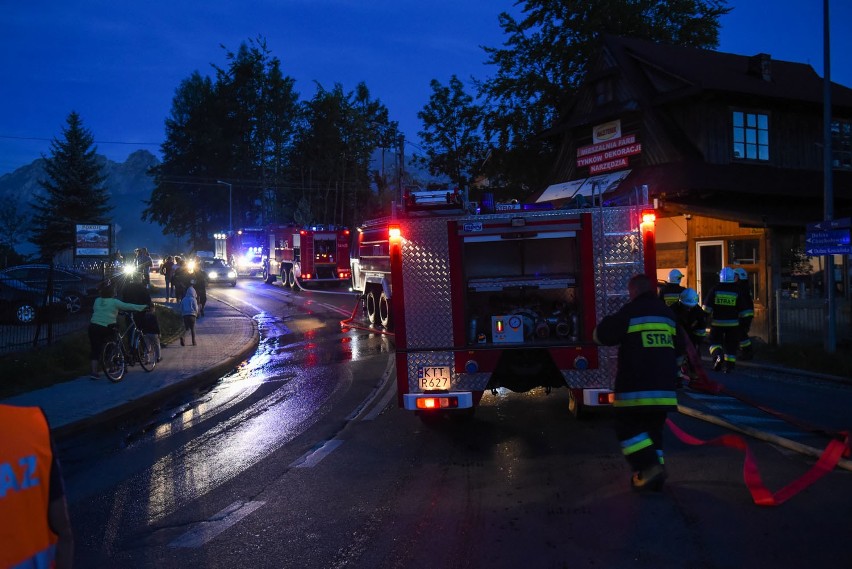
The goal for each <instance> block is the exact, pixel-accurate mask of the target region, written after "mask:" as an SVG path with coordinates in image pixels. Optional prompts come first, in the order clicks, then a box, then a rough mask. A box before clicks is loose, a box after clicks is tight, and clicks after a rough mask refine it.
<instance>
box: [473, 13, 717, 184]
mask: <svg viewBox="0 0 852 569" xmlns="http://www.w3.org/2000/svg"><path fill="white" fill-rule="evenodd" d="M516 4H518V5H522V6H523V13H524V17H523V18H522V19H520V20H516V19H515V18H513V17H512V16H511V15H509V14H508V13H505V12H504V13H501V14H500V15H499V17H498V19H499V23H500V27H501V28H502V29H503V31H504V32H505V34H506V36H507V39H506V41H505V42H504V44H503V47H502V48H494V47H484V48H483V49H484V50H485V53H486V54H487V56H488V59H487V61H486V63H487V64H490V65H495V66H496V67H497V73H496V75H495V76H494V77H491V78H489V79H487V80H485V81H482V82H480V83H479V84H478V86H479V95H480V96H482V97H483V98H484V100H485V104H486V105H487V107H488V111H489V112H488V115H487V116H488V117H489V118H488V120H487V122H486V124H485V130H486V133H487V134H488V135H489V136H492V135H493V136H494V139H495V143H496V150H495V153H494V155H493V156H492V159H491V160H490V161H489V166H490V167H491V169H492V171H494V172H502V173H504V174H505V175H506V176H507V177H508V179H509V180H510V183H514V184H516V185H518V186H521V187H523V186H526V187H533V188H535V187H540V186H542V185H543V183H544V181H545V179H546V176H547V173H548V171H549V167H550V165H551V164H552V163H553V161H554V152H555V147H554V146H553V144H552V143H551V141H550V140H548V139H547V138H545V137H541V136H539V135H540V134H541V133H543V132H544V131H545V130H546V129H548V128H550V127H552V126H553V125H554V124H555V123H556V122H557V120H558V119H559V113H560V112H561V111H562V110H563V109H565V108H566V105H567V103H568V101H570V99H571V97H573V96H574V94H575V93H576V91H577V88H578V87H579V85H580V84H581V83H582V81H583V79H584V77H585V73H586V69H587V65H588V64H589V62H590V61H592V60H593V59H594V57H595V53H596V50H597V45H598V43H597V40H598V38H599V37H600V36H601V34H605V33H609V34H615V35H622V36H632V37H638V38H644V39H649V40H653V41H658V42H662V43H670V44H675V45H682V46H692V47H700V48H714V47H716V46H717V45H718V43H719V18H720V17H721V16H723V15H725V14H727V13H728V12H730V11H731V8H729V7H727V2H726V0H663V1H660V0H595V1H594V2H588V1H587V0H519V1H518V2H517V3H516Z"/></svg>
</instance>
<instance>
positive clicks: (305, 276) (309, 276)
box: [302, 273, 312, 280]
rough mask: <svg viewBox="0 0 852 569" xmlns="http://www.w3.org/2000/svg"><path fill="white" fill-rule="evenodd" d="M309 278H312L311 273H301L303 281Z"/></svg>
mask: <svg viewBox="0 0 852 569" xmlns="http://www.w3.org/2000/svg"><path fill="white" fill-rule="evenodd" d="M311 276H312V275H311V273H302V278H303V279H305V280H307V279H309V278H311Z"/></svg>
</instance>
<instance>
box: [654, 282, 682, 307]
mask: <svg viewBox="0 0 852 569" xmlns="http://www.w3.org/2000/svg"><path fill="white" fill-rule="evenodd" d="M685 290H686V289H685V288H683V287H682V286H680V285H679V284H677V283H665V284H663V285H662V286H660V299H661V300H664V301H665V302H666V306H671V305H672V304H674V303H675V302H677V301H678V300H680V293H682V292H683V291H685Z"/></svg>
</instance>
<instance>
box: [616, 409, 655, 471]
mask: <svg viewBox="0 0 852 569" xmlns="http://www.w3.org/2000/svg"><path fill="white" fill-rule="evenodd" d="M667 414H668V412H667V411H665V410H662V409H635V408H632V409H616V412H615V435H616V437H618V442H619V443H621V452H622V453H623V454H624V458H626V459H627V462H628V464H630V468H632V469H633V471H634V472H641V471H643V470H647V469H648V468H651V467H652V466H654V465H655V464H665V462H664V457H663V427H665V424H666V416H667Z"/></svg>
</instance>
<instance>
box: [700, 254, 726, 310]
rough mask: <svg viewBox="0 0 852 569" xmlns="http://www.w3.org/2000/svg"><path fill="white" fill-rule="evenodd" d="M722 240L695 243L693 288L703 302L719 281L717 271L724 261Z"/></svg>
mask: <svg viewBox="0 0 852 569" xmlns="http://www.w3.org/2000/svg"><path fill="white" fill-rule="evenodd" d="M724 244H725V242H724V241H700V242H697V243H696V244H695V246H696V255H695V258H696V259H697V260H698V263H697V264H696V267H695V280H696V282H695V290H696V291H697V292H698V298H700V299H701V302H702V303H703V302H704V297H705V296H707V294H708V293H709V292H710V291H711V290H712V289H713V287H714V286H716V285H717V284H718V283H719V271H721V270H722V267H723V266H724V263H725V258H724V251H725V248H724Z"/></svg>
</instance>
